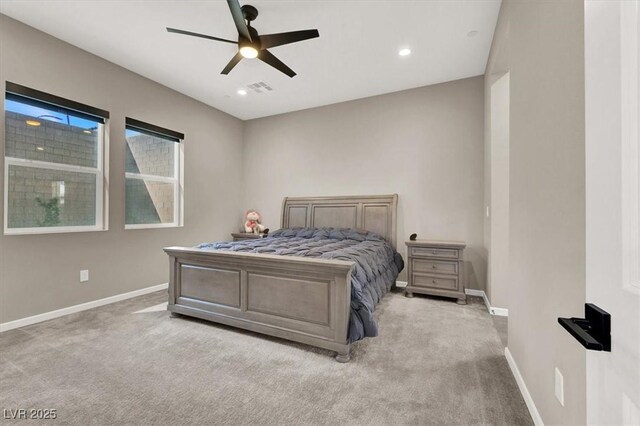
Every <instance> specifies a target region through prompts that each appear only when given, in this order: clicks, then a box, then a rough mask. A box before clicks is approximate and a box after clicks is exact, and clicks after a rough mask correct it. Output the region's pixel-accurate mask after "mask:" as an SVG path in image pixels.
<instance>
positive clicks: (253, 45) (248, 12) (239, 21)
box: [167, 0, 320, 77]
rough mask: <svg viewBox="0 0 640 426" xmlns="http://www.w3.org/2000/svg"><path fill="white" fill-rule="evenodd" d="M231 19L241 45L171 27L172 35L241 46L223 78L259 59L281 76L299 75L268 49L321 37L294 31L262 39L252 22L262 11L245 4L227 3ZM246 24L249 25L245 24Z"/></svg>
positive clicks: (304, 31) (262, 36)
mask: <svg viewBox="0 0 640 426" xmlns="http://www.w3.org/2000/svg"><path fill="white" fill-rule="evenodd" d="M227 4H228V5H229V9H230V10H231V16H232V17H233V21H234V22H235V24H236V28H237V29H238V41H233V40H227V39H224V38H219V37H213V36H209V35H205V34H198V33H193V32H191V31H184V30H179V29H176V28H169V27H167V31H169V32H170V33H177V34H184V35H188V36H193V37H201V38H206V39H207V40H215V41H222V42H225V43H233V44H237V45H238V53H236V55H235V56H234V57H233V58H231V61H229V63H228V64H227V66H226V67H224V69H223V70H222V72H221V74H225V75H226V74H229V72H230V71H231V70H232V69H233V67H235V66H236V65H238V62H240V60H242V59H243V58H248V59H252V58H258V59H260V60H261V61H262V62H265V63H267V64H269V65H271V66H272V67H274V68H275V69H277V70H278V71H280V72H283V73H285V74H286V75H288V76H289V77H294V76H295V75H296V73H295V72H294V71H293V70H292V69H291V68H289V67H288V66H286V65H285V64H284V63H283V62H282V61H281V60H280V59H278V58H276V57H275V56H274V55H273V53H271V52H269V51H268V50H267V49H269V48H271V47H276V46H282V45H283V44H290V43H296V42H298V41H303V40H308V39H310V38H316V37H320V33H318V30H301V31H291V32H286V33H277V34H263V35H258V31H256V29H255V28H253V27H252V26H251V21H253V20H255V19H256V18H257V17H258V9H256V8H255V7H253V6H251V5H248V4H245V5H244V6H242V7H240V3H239V2H238V0H227ZM245 20H246V22H245Z"/></svg>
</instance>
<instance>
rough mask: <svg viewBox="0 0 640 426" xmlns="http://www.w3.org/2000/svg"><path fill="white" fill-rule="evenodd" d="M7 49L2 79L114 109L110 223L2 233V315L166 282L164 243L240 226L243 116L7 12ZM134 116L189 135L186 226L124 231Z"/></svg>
mask: <svg viewBox="0 0 640 426" xmlns="http://www.w3.org/2000/svg"><path fill="white" fill-rule="evenodd" d="M0 55H1V56H0V82H2V84H3V85H4V81H6V80H8V81H12V82H14V83H18V84H22V85H25V86H29V87H33V88H35V89H38V90H42V91H45V92H49V93H52V94H55V95H59V96H62V97H65V98H69V99H72V100H75V101H78V102H82V103H85V104H88V105H92V106H95V107H98V108H101V109H105V110H108V111H110V112H111V120H110V125H109V139H110V149H109V157H110V158H109V167H110V169H109V223H110V226H109V230H108V231H106V232H89V233H69V234H48V235H31V236H29V235H19V236H4V235H3V236H0V295H1V298H0V323H1V322H7V321H11V320H14V319H18V318H24V317H27V316H31V315H35V314H39V313H43V312H48V311H52V310H55V309H60V308H63V307H67V306H71V305H76V304H79V303H83V302H87V301H91V300H96V299H100V298H103V297H108V296H112V295H115V294H120V293H125V292H128V291H132V290H136V289H139V288H144V287H148V286H152V285H156V284H160V283H164V282H166V281H167V274H168V263H167V258H166V256H165V254H164V253H163V252H162V250H161V248H162V247H164V246H168V245H191V244H195V243H198V242H201V241H209V240H216V239H224V238H227V237H228V233H229V232H230V231H231V230H234V229H235V228H236V227H237V222H238V216H239V214H240V212H241V211H242V206H241V202H242V200H241V196H240V193H241V190H242V189H241V187H242V131H243V123H242V122H241V121H240V120H238V119H236V118H233V117H231V116H229V115H227V114H224V113H222V112H220V111H217V110H215V109H213V108H211V107H209V106H206V105H204V104H201V103H199V102H197V101H195V100H193V99H191V98H188V97H186V96H184V95H181V94H179V93H177V92H175V91H172V90H170V89H168V88H166V87H164V86H161V85H159V84H157V83H154V82H152V81H150V80H148V79H145V78H143V77H141V76H139V75H137V74H134V73H132V72H130V71H127V70H125V69H123V68H121V67H118V66H116V65H114V64H112V63H110V62H107V61H105V60H103V59H100V58H98V57H96V56H94V55H91V54H89V53H87V52H85V51H82V50H80V49H78V48H76V47H73V46H71V45H69V44H66V43H64V42H62V41H60V40H58V39H55V38H53V37H50V36H48V35H46V34H44V33H41V32H39V31H36V30H34V29H33V28H30V27H28V26H25V25H23V24H21V23H18V22H17V21H14V20H12V19H10V18H8V17H6V16H4V15H0ZM125 116H129V117H132V118H136V119H138V120H141V121H145V122H149V123H153V124H157V125H159V126H162V127H166V128H169V129H174V130H176V131H180V132H183V133H184V134H185V135H186V136H185V141H184V144H185V185H186V189H185V213H186V217H185V220H184V223H185V226H184V227H183V228H173V229H151V230H129V231H125V230H124V199H125V194H124V188H125V181H124V167H125V129H124V126H125ZM0 123H2V124H0V126H1V127H0V138H1V139H0V150H2V149H4V137H5V129H4V120H0ZM0 154H3V153H0ZM2 167H4V166H2ZM3 176H4V174H3V173H0V185H4V182H3ZM0 204H1V203H0ZM3 208H4V207H3V206H0V209H3ZM81 269H89V271H90V281H89V282H88V283H82V284H81V283H80V282H79V271H80V270H81Z"/></svg>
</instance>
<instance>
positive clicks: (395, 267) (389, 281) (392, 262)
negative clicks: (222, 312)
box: [198, 228, 404, 342]
mask: <svg viewBox="0 0 640 426" xmlns="http://www.w3.org/2000/svg"><path fill="white" fill-rule="evenodd" d="M198 248H200V249H206V250H228V251H239V252H248V253H268V254H277V255H282V256H305V257H317V258H321V259H337V260H347V261H352V262H355V266H354V268H353V271H352V275H351V316H350V320H349V341H350V342H355V341H357V340H360V339H362V338H364V337H373V336H377V335H378V326H377V325H376V322H375V320H374V318H373V311H374V310H375V306H376V305H377V304H378V302H379V301H380V299H382V297H383V296H384V295H385V294H386V293H387V292H388V291H389V289H391V287H392V286H393V285H394V284H395V281H396V278H397V277H398V273H399V272H400V271H401V270H402V268H403V267H404V261H403V260H402V257H401V256H400V255H399V254H398V253H397V252H396V251H395V250H394V249H393V247H392V246H391V244H389V242H387V241H386V240H384V239H383V238H382V237H380V236H379V235H377V234H374V233H372V232H367V231H360V230H354V229H338V228H319V229H313V228H293V229H279V230H277V231H275V232H273V233H272V234H270V235H269V237H267V238H262V239H257V240H244V241H236V242H219V243H205V244H200V245H199V246H198Z"/></svg>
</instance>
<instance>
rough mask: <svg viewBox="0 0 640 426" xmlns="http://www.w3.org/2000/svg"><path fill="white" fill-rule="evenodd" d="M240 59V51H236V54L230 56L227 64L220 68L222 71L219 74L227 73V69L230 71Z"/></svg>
mask: <svg viewBox="0 0 640 426" xmlns="http://www.w3.org/2000/svg"><path fill="white" fill-rule="evenodd" d="M241 59H242V55H241V54H240V52H238V53H236V56H234V57H233V58H231V60H230V61H229V63H228V64H227V66H226V67H224V69H223V70H222V72H221V73H220V74H225V75H227V74H229V71H231V70H232V69H233V67H235V66H236V65H238V62H240V60H241Z"/></svg>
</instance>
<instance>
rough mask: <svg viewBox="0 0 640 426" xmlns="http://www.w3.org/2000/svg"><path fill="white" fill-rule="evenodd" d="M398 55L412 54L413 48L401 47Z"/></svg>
mask: <svg viewBox="0 0 640 426" xmlns="http://www.w3.org/2000/svg"><path fill="white" fill-rule="evenodd" d="M398 55H400V56H409V55H411V49H409V48H404V49H400V50H399V51H398Z"/></svg>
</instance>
